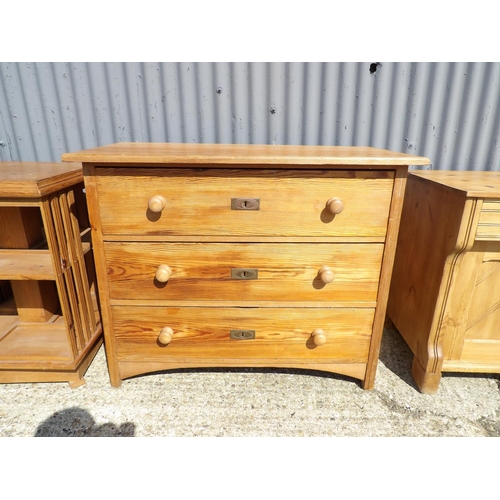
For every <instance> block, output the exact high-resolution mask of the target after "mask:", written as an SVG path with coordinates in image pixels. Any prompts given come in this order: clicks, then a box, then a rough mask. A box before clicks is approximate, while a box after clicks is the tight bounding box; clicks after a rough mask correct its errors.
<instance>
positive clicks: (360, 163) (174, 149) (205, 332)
mask: <svg viewBox="0 0 500 500" xmlns="http://www.w3.org/2000/svg"><path fill="white" fill-rule="evenodd" d="M62 158H63V160H65V161H78V162H82V163H83V169H84V179H85V186H86V190H87V197H88V204H89V215H90V220H91V225H92V229H93V235H94V237H93V240H94V245H95V247H94V250H95V259H96V272H97V278H98V283H99V296H100V300H101V304H102V315H103V322H104V335H105V345H106V350H107V359H108V366H109V372H110V379H111V383H112V385H113V386H119V385H120V384H121V381H122V380H123V379H126V378H128V377H132V376H135V375H139V374H144V373H150V372H154V371H160V370H165V369H170V368H186V367H230V366H231V367H292V368H305V369H314V370H324V371H329V372H334V373H338V374H343V375H347V376H350V377H353V378H356V379H360V380H362V383H363V387H364V388H365V389H370V388H372V387H373V384H374V379H375V372H376V368H377V360H378V354H379V348H380V340H381V335H382V330H383V325H384V320H385V310H386V303H387V295H388V292H389V279H390V276H391V270H392V265H393V258H394V248H395V244H396V238H397V232H398V226H399V216H400V210H401V206H402V199H403V192H404V188H405V182H406V178H407V170H408V168H407V166H408V165H412V164H414V165H423V164H428V163H429V160H428V159H427V158H421V157H414V156H410V155H406V154H401V153H393V152H390V151H385V150H379V149H372V148H356V147H316V146H273V145H250V146H249V145H222V144H161V143H119V144H113V145H109V146H103V147H98V148H95V149H89V150H86V151H80V152H75V153H68V154H65V155H63V157H62Z"/></svg>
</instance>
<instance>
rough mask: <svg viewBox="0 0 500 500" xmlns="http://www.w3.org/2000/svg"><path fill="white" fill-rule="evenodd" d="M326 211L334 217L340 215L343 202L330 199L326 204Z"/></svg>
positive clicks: (337, 199)
mask: <svg viewBox="0 0 500 500" xmlns="http://www.w3.org/2000/svg"><path fill="white" fill-rule="evenodd" d="M326 209H327V210H328V211H329V212H330V213H331V214H334V215H337V214H340V213H342V211H343V210H344V202H343V201H342V200H340V199H339V198H330V199H329V200H327V202H326Z"/></svg>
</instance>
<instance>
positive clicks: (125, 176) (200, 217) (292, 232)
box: [96, 167, 394, 238]
mask: <svg viewBox="0 0 500 500" xmlns="http://www.w3.org/2000/svg"><path fill="white" fill-rule="evenodd" d="M393 180H394V173H393V172H392V171H353V170H352V171H351V170H345V171H329V170H315V171H301V170H268V169H255V170H254V169H252V170H251V171H249V170H248V169H244V170H238V169H210V168H207V169H176V168H163V167H160V168H150V169H149V168H140V169H134V168H133V167H130V168H104V167H97V168H96V183H97V191H98V196H99V203H100V215H101V224H102V231H103V234H104V238H106V235H123V236H126V235H141V236H148V235H149V236H159V235H164V236H188V235H196V236H203V235H206V236H293V237H332V236H342V237H356V236H370V237H384V236H385V233H386V228H387V219H388V214H389V208H390V202H391V195H392V187H393ZM154 197H157V198H155V199H156V200H158V199H160V200H161V199H162V198H163V200H164V208H161V205H162V204H163V202H162V203H161V204H160V206H159V207H158V208H160V209H161V211H159V212H155V211H152V210H150V209H149V208H148V205H149V200H151V198H154ZM158 197H161V198H158ZM331 198H338V199H339V200H341V202H342V204H343V210H342V212H341V213H339V214H337V215H334V214H332V213H331V212H330V211H329V210H328V209H327V202H328V200H329V199H331ZM235 199H236V201H235ZM235 205H236V206H235ZM157 206H158V204H157ZM337 206H339V205H338V204H337Z"/></svg>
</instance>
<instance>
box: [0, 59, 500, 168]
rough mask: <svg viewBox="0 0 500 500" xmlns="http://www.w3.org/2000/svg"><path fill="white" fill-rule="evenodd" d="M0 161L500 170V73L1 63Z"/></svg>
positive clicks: (474, 68) (443, 67)
mask: <svg viewBox="0 0 500 500" xmlns="http://www.w3.org/2000/svg"><path fill="white" fill-rule="evenodd" d="M0 78H1V87H0V160H25V161H29V160H34V161H59V160H60V157H61V154H62V153H65V152H67V151H75V150H79V149H84V148H89V147H94V146H100V145H104V144H110V143H113V142H118V141H153V142H165V141H167V142H206V143H212V142H215V143H259V144H327V145H358V146H374V147H379V148H387V149H392V150H395V151H401V152H407V153H412V154H418V155H423V156H427V157H429V158H430V159H431V160H432V163H433V164H432V168H434V169H453V170H500V144H499V140H500V137H499V131H500V63H443V62H440V63H391V62H388V63H384V62H382V63H379V64H376V63H373V62H371V63H370V62H364V63H316V62H314V63H276V62H274V63H223V62H220V63H187V62H181V63H81V62H80V63H41V62H40V63H7V62H3V63H0Z"/></svg>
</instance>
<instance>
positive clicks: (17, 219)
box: [0, 163, 44, 249]
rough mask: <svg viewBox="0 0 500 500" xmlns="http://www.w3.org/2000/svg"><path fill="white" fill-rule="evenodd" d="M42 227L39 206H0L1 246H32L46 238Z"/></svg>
mask: <svg viewBox="0 0 500 500" xmlns="http://www.w3.org/2000/svg"><path fill="white" fill-rule="evenodd" d="M0 165H1V163H0ZM0 193H1V191H0ZM42 227H43V224H42V218H41V214H40V209H39V208H38V207H36V208H34V207H15V206H9V207H2V206H0V248H15V249H19V248H32V247H34V246H35V245H37V244H38V243H41V242H42V241H43V239H44V238H43V231H42Z"/></svg>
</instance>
